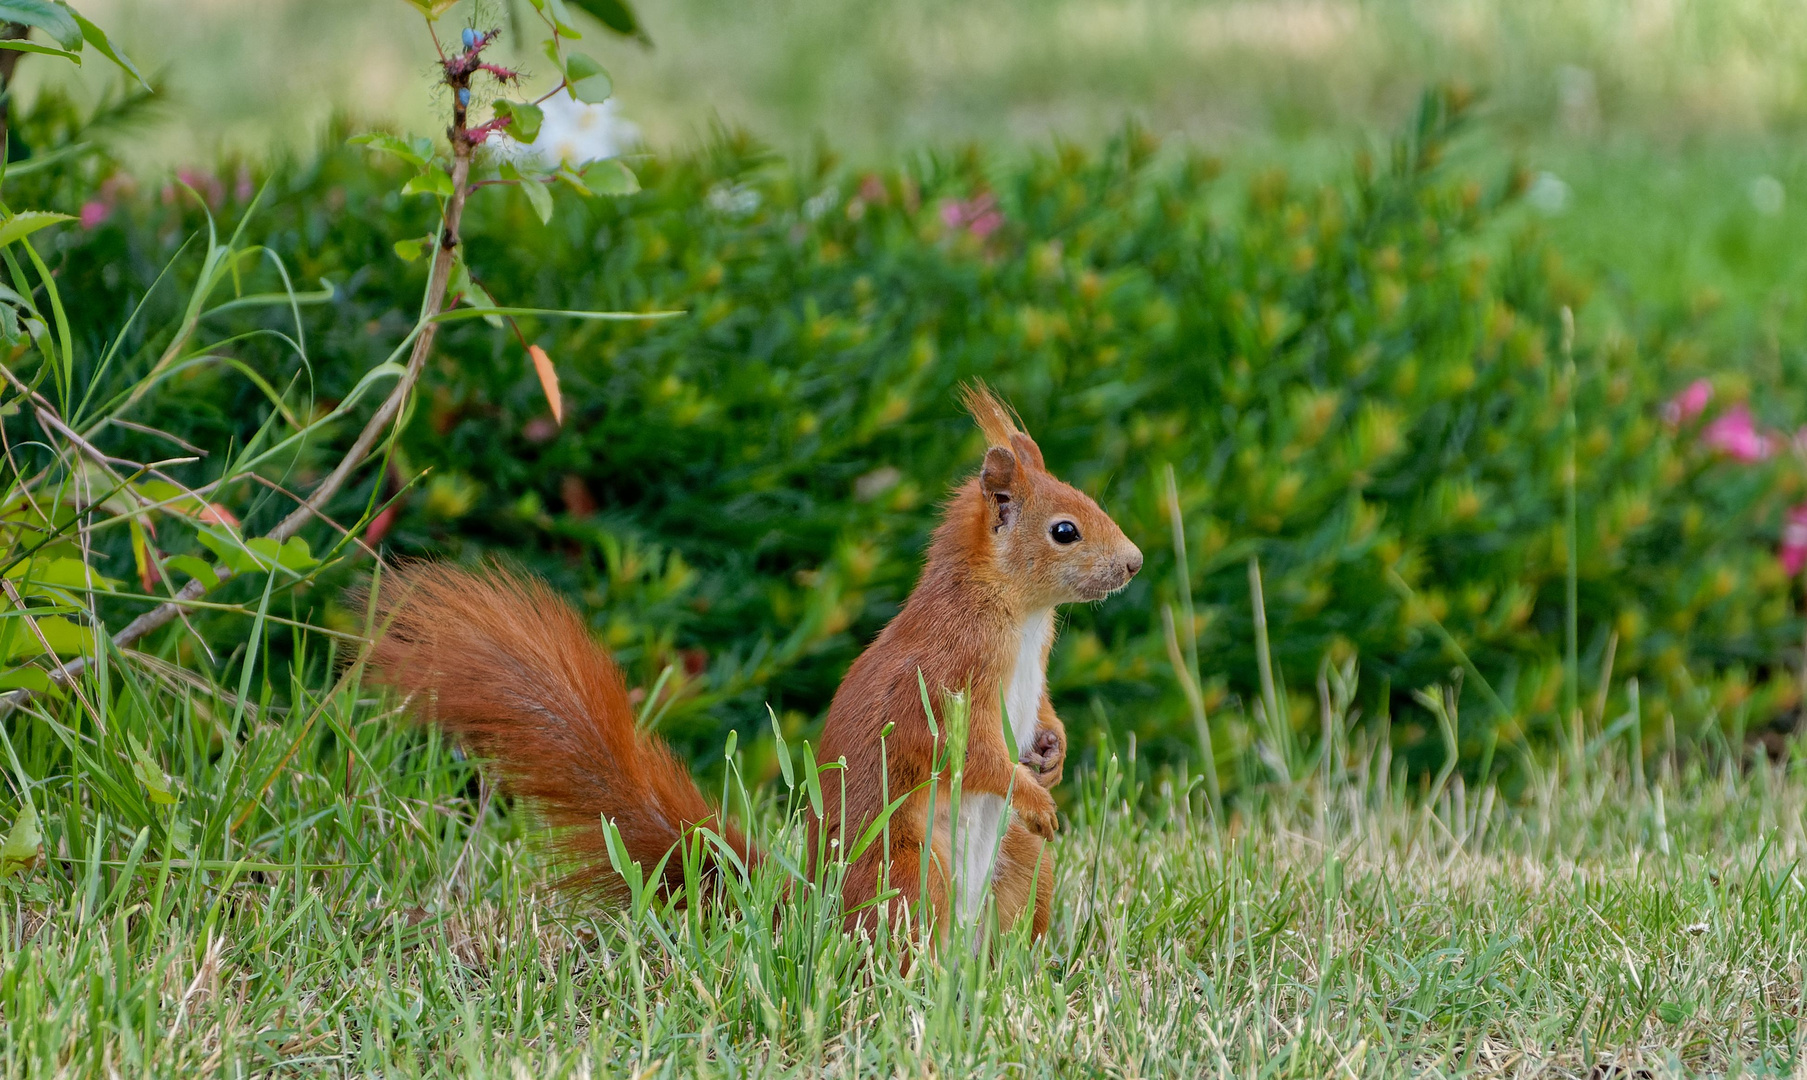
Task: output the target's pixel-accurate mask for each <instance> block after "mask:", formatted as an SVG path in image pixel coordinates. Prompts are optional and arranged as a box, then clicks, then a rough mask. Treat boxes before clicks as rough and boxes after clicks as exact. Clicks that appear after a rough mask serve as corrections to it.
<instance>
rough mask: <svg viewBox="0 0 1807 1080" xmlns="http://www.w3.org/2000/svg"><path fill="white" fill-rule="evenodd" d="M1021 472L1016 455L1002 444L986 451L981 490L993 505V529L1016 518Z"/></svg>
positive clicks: (981, 474)
mask: <svg viewBox="0 0 1807 1080" xmlns="http://www.w3.org/2000/svg"><path fill="white" fill-rule="evenodd" d="M1020 479H1021V473H1020V471H1019V470H1018V469H1017V465H1016V455H1015V454H1012V453H1011V452H1010V451H1008V450H1006V449H1004V448H1003V447H1001V446H994V447H992V448H991V449H989V450H987V451H985V468H984V469H982V470H980V472H979V490H980V491H982V492H984V494H985V501H986V502H987V503H988V504H990V505H991V507H992V519H991V531H992V532H997V531H998V530H999V529H1002V528H1003V527H1004V526H1006V525H1008V524H1010V523H1011V522H1012V521H1014V520H1016V504H1017V484H1018V481H1019V480H1020Z"/></svg>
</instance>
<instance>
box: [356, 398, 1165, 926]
mask: <svg viewBox="0 0 1807 1080" xmlns="http://www.w3.org/2000/svg"><path fill="white" fill-rule="evenodd" d="M965 403H966V405H967V408H968V409H969V410H970V411H971V412H972V414H973V417H974V419H975V420H977V421H978V424H979V427H980V429H981V430H982V431H983V432H984V434H985V437H986V440H987V443H988V448H987V450H986V452H985V458H984V462H983V465H982V467H981V469H980V471H979V474H978V475H977V476H974V477H972V478H971V479H970V480H968V481H966V482H965V483H964V484H962V485H961V486H960V487H959V488H957V489H956V490H955V492H954V494H953V497H952V498H951V499H950V500H949V501H948V502H947V504H946V508H945V511H944V514H943V518H942V522H941V525H940V527H939V528H937V529H936V530H935V535H934V539H933V541H932V542H931V543H930V545H929V551H928V559H927V564H926V566H925V567H924V569H923V573H922V578H921V580H920V581H918V582H917V585H916V588H915V589H914V590H913V591H912V592H911V593H910V596H909V599H908V600H907V601H906V602H905V603H904V606H903V610H902V611H900V612H899V613H898V614H897V616H896V617H895V618H893V619H892V620H891V622H890V623H889V624H888V625H886V627H885V628H884V630H883V631H881V632H880V633H879V635H878V637H877V639H875V640H874V641H873V643H872V644H871V645H870V646H868V647H867V649H866V650H865V651H864V652H863V653H861V654H860V656H859V658H858V659H856V660H855V661H854V662H853V666H852V667H851V668H850V669H849V670H848V672H847V677H846V678H845V679H844V680H843V681H842V683H841V686H840V689H839V690H838V691H836V693H835V697H834V701H833V703H832V704H831V705H830V707H829V710H828V719H827V722H826V725H825V727H824V729H823V732H822V744H821V746H820V748H819V750H818V753H817V757H818V760H820V761H823V762H834V761H837V760H840V759H845V761H846V767H845V769H844V770H842V771H840V772H839V774H838V775H839V777H840V778H841V779H840V780H839V781H837V779H836V776H837V774H836V773H835V772H828V773H825V774H824V788H825V789H827V790H825V791H824V794H825V796H828V797H827V798H825V799H824V803H825V807H824V810H825V815H824V818H823V819H822V820H821V821H819V822H812V823H811V824H812V826H813V827H812V830H811V831H812V840H814V839H816V838H818V837H821V836H822V832H821V830H825V833H826V838H827V839H828V840H829V841H831V842H834V841H838V842H842V843H845V842H847V841H845V840H843V837H857V836H859V835H860V834H861V833H863V832H864V831H865V829H866V827H867V825H868V824H869V823H871V822H872V821H873V820H875V818H876V817H877V815H878V814H879V813H880V812H881V811H882V808H883V807H884V805H885V798H886V796H887V794H888V795H889V797H890V798H891V799H897V798H898V797H900V796H903V803H902V805H901V807H900V808H899V809H898V810H897V811H896V812H895V813H894V814H893V815H892V817H891V819H890V822H889V830H888V837H889V843H888V844H883V843H875V844H874V845H872V847H870V848H869V849H867V851H866V853H865V854H864V855H862V857H861V858H860V859H859V860H858V861H857V862H856V863H855V864H854V865H853V866H852V867H850V868H849V871H848V874H847V877H846V879H845V884H844V894H843V903H844V908H845V910H848V911H850V912H856V913H857V914H855V915H853V916H850V917H849V922H850V924H860V923H867V924H869V923H870V922H871V921H872V920H875V919H877V918H882V917H885V916H884V914H883V913H881V911H880V908H879V906H877V905H873V904H871V903H870V901H872V900H874V899H875V898H876V897H877V896H878V895H879V890H880V888H881V887H882V886H883V885H884V883H885V882H886V881H887V880H888V882H889V886H890V887H891V888H892V889H895V890H896V891H897V893H896V895H895V896H894V897H890V898H889V901H888V903H887V905H886V907H885V911H888V912H889V913H890V916H891V917H893V918H895V917H897V915H898V914H900V913H901V912H902V911H903V910H904V908H905V907H906V906H907V907H909V908H910V909H911V910H916V908H915V904H916V902H917V900H918V899H920V898H921V897H920V895H919V894H920V893H921V886H922V883H923V882H924V881H926V883H927V896H926V899H927V900H928V901H929V905H930V907H931V908H932V910H933V912H934V916H935V919H936V922H937V925H939V926H942V927H946V926H949V925H951V924H952V922H953V921H954V920H959V921H963V922H970V921H971V920H973V919H974V918H976V917H977V916H978V915H979V914H980V913H981V912H982V911H983V910H984V902H985V899H986V898H987V896H988V895H989V896H991V897H992V898H994V899H995V901H996V903H995V910H996V912H997V916H998V920H999V924H1000V926H1001V927H1003V928H1008V927H1010V926H1011V925H1013V924H1014V923H1015V922H1016V921H1017V920H1018V919H1020V918H1021V917H1022V916H1023V915H1024V914H1025V912H1026V911H1028V910H1029V909H1030V907H1031V903H1032V898H1033V914H1032V916H1031V918H1032V923H1031V927H1032V932H1033V933H1034V934H1035V935H1036V936H1040V934H1042V933H1043V932H1044V931H1045V930H1046V928H1047V924H1048V911H1049V905H1050V903H1051V901H1052V892H1053V883H1054V866H1053V861H1052V858H1051V853H1050V852H1048V851H1047V850H1045V848H1044V845H1045V842H1046V841H1047V840H1048V839H1051V838H1052V837H1053V835H1054V832H1055V829H1056V827H1057V815H1056V811H1055V805H1054V799H1053V797H1052V796H1051V795H1050V794H1049V793H1048V788H1050V787H1052V786H1053V785H1054V783H1055V782H1057V781H1058V780H1059V779H1060V775H1061V770H1062V764H1063V762H1064V760H1065V756H1066V733H1065V729H1064V728H1063V727H1062V726H1061V722H1060V718H1059V717H1058V716H1056V715H1055V712H1054V708H1053V705H1052V704H1051V703H1050V701H1049V699H1048V693H1047V666H1048V653H1049V650H1050V649H1051V648H1052V646H1053V643H1054V634H1055V613H1054V609H1055V608H1056V607H1057V606H1058V605H1060V604H1068V603H1078V602H1085V601H1096V600H1102V599H1104V598H1105V597H1107V596H1109V595H1111V594H1112V593H1114V592H1116V591H1118V590H1119V589H1121V588H1123V587H1124V586H1125V585H1127V584H1128V583H1129V580H1130V579H1131V578H1132V577H1134V576H1135V574H1136V572H1137V571H1138V570H1140V569H1141V567H1142V553H1141V552H1140V551H1139V550H1138V549H1137V548H1136V546H1135V545H1134V544H1133V543H1131V542H1130V541H1129V539H1128V538H1126V537H1125V536H1124V535H1123V531H1122V530H1121V529H1119V528H1118V527H1117V524H1116V523H1115V522H1114V521H1112V520H1111V519H1110V517H1109V516H1108V515H1106V514H1105V513H1104V511H1103V510H1100V509H1099V508H1098V505H1097V504H1096V503H1094V502H1093V501H1092V500H1091V499H1089V498H1087V497H1086V496H1085V495H1084V494H1082V493H1080V492H1079V491H1077V490H1075V489H1074V488H1072V487H1069V486H1067V485H1066V484H1064V483H1062V482H1060V481H1059V480H1057V479H1055V478H1054V477H1053V476H1052V475H1051V474H1050V473H1049V472H1048V471H1047V467H1046V465H1045V464H1044V463H1043V460H1042V454H1041V450H1040V449H1039V448H1038V447H1037V446H1036V444H1035V441H1034V440H1033V439H1031V438H1030V437H1029V436H1028V435H1027V434H1025V433H1024V432H1023V431H1021V430H1019V429H1018V427H1017V425H1016V424H1015V423H1014V422H1013V420H1012V418H1011V414H1010V413H1009V412H1008V411H1007V410H1006V409H1005V407H1004V406H1003V405H1002V404H1001V403H999V401H998V400H997V399H996V398H995V397H994V396H993V395H992V394H991V393H990V392H989V391H988V390H986V389H984V388H983V387H972V388H969V389H968V390H967V391H966V392H965ZM376 614H377V618H378V620H379V622H380V623H381V624H386V626H387V630H386V631H385V633H384V634H383V635H382V637H381V638H380V639H379V640H378V641H377V642H376V644H375V645H374V647H373V648H372V651H371V654H370V667H371V670H372V672H373V673H374V675H375V677H376V678H377V680H378V681H380V682H383V683H387V684H389V685H391V686H393V687H395V688H397V689H398V690H400V691H401V692H403V693H404V694H406V695H408V696H409V697H410V699H411V704H412V708H413V710H414V712H415V714H416V715H417V716H419V717H421V718H422V719H424V720H428V721H430V722H433V723H437V724H438V725H439V726H440V727H441V728H442V729H444V730H445V731H447V732H448V733H449V734H451V735H453V736H454V737H456V738H459V739H461V740H463V741H464V743H465V744H466V745H467V746H468V747H469V748H470V749H471V750H472V751H473V752H474V753H476V754H478V755H480V756H482V757H485V758H488V759H490V760H491V761H492V762H493V763H494V767H495V768H496V769H497V770H498V771H499V772H500V775H501V780H502V782H503V784H504V786H505V787H506V788H507V789H508V790H510V791H512V792H513V793H514V794H516V795H517V796H520V797H522V798H524V799H526V800H527V801H528V802H529V803H531V804H533V805H534V806H535V807H536V808H537V809H538V811H539V813H540V814H541V816H542V817H543V818H544V819H545V821H546V823H547V824H548V825H550V826H552V827H553V828H554V829H555V830H556V833H555V835H556V841H555V842H556V844H557V845H558V846H559V847H560V849H561V850H562V853H563V854H564V855H565V856H566V857H567V858H568V861H569V863H570V865H571V866H573V867H574V868H575V869H574V871H573V873H572V875H571V876H570V877H569V878H567V879H566V881H565V882H564V884H565V885H566V886H567V887H569V888H574V889H577V890H580V891H583V890H588V891H595V892H601V893H603V894H605V895H607V894H614V893H617V892H618V890H619V889H620V886H621V882H620V879H619V878H618V877H616V876H615V874H614V872H613V871H612V870H611V868H610V864H609V860H608V854H607V848H606V844H605V841H604V834H603V831H602V828H601V827H600V823H599V820H600V819H601V818H609V819H613V821H614V822H615V824H616V827H617V828H618V830H619V831H620V834H621V837H622V840H623V841H624V843H625V845H626V848H627V851H628V854H629V855H630V856H632V857H633V858H634V859H635V860H636V861H638V862H639V863H640V864H641V865H642V866H644V867H648V868H650V867H652V866H653V865H655V864H657V863H658V862H659V861H660V860H661V859H663V858H664V857H665V855H666V853H667V852H669V851H671V849H672V848H673V847H674V846H675V845H677V844H678V843H679V842H680V841H681V840H682V839H683V838H684V836H685V834H686V832H687V831H688V830H691V829H693V828H696V827H698V826H707V827H709V828H712V829H715V830H716V831H718V832H719V833H720V834H721V835H722V836H723V837H724V838H725V839H726V841H727V843H728V844H729V845H730V846H731V847H732V848H733V850H734V851H735V852H736V853H737V854H738V855H740V856H741V858H742V861H743V862H745V863H747V864H748V865H752V864H756V863H758V862H760V861H762V858H761V853H760V852H759V851H758V849H757V848H756V847H754V846H753V845H751V844H749V843H748V841H747V840H746V838H745V837H744V836H743V835H742V834H741V832H740V831H739V830H738V829H736V828H735V827H734V826H733V825H731V824H729V823H727V822H726V821H725V820H724V819H722V818H721V817H719V816H718V815H717V813H716V811H715V810H714V809H713V808H712V807H710V805H709V804H708V802H707V801H706V800H705V799H704V798H703V796H702V794H701V793H700V792H699V791H698V790H697V788H696V785H695V783H694V782H693V781H692V779H691V777H690V775H689V773H688V772H687V770H686V769H685V768H684V766H683V765H682V764H680V763H679V762H678V761H677V759H676V758H675V757H673V755H672V753H671V751H670V750H669V749H668V748H667V747H666V746H665V745H664V743H663V742H661V741H660V740H659V739H657V738H656V737H654V736H651V735H648V734H645V733H642V732H640V731H637V730H636V729H635V725H634V710H633V708H632V706H631V704H630V702H629V700H628V696H627V689H626V686H625V685H624V683H623V682H622V678H621V672H620V670H619V669H618V668H616V666H615V664H614V662H613V661H611V660H610V659H609V656H608V654H607V653H606V652H604V651H603V650H602V648H601V647H600V646H598V645H597V644H596V643H595V641H594V640H593V639H592V638H591V636H590V634H589V632H588V630H587V629H586V628H585V626H584V623H583V620H582V619H581V618H579V616H578V615H577V613H576V612H575V611H574V610H572V608H571V606H570V605H569V604H568V603H566V602H565V601H563V600H562V599H560V598H559V597H558V596H557V595H556V594H555V593H553V592H552V590H550V589H549V588H547V587H546V586H545V585H544V584H543V583H541V582H539V581H536V580H532V579H527V578H522V577H518V576H515V575H512V574H509V573H506V572H504V571H501V570H499V569H494V568H491V569H486V570H481V571H471V570H465V569H459V568H456V567H453V566H449V565H447V564H444V563H418V564H414V565H411V566H406V567H403V568H401V569H399V570H398V571H397V572H396V573H395V574H393V575H392V576H391V578H390V580H389V581H387V582H386V583H385V584H384V586H383V588H382V590H381V593H380V595H379V597H378V599H377V601H376ZM925 687H926V688H927V689H928V690H929V692H930V696H931V701H934V702H937V703H938V702H941V701H945V700H946V698H947V696H948V695H950V694H955V693H960V694H964V695H965V696H966V700H967V701H968V702H969V709H970V721H969V729H968V730H969V734H968V739H967V746H966V759H965V763H964V779H963V782H962V793H961V803H960V809H959V821H958V822H954V821H950V820H949V814H948V807H949V804H950V802H951V798H950V796H951V793H950V792H949V791H948V790H947V789H946V786H945V784H946V777H945V776H943V777H942V778H941V783H942V785H943V786H941V787H940V788H938V789H937V790H936V791H935V793H934V796H933V798H932V799H931V795H930V790H929V789H930V783H931V772H932V769H933V766H934V761H935V756H936V753H937V750H938V749H939V748H940V747H939V745H938V742H939V740H940V739H945V738H947V731H946V729H945V727H941V728H938V729H937V730H938V733H939V734H938V736H937V735H936V734H931V731H930V727H929V721H928V718H927V717H926V716H925V714H924V710H923V693H922V691H923V689H924V688H925ZM936 708H937V711H938V712H939V711H940V705H939V704H937V705H936ZM1006 714H1007V715H1008V722H1009V724H1010V729H1011V732H1012V735H1013V738H1014V742H1015V743H1016V745H1017V746H1018V747H1019V748H1021V750H1020V755H1019V759H1018V760H1012V758H1011V756H1010V753H1009V751H1008V749H1007V748H1006V743H1005V738H1004V729H1003V724H1004V722H1005V716H1006ZM887 727H888V728H889V729H890V730H889V732H888V733H886V729H887ZM881 733H882V734H883V741H884V747H883V751H882V753H881V748H880V737H881ZM887 768H888V774H887V773H886V770H887ZM1007 799H1008V806H1009V813H1010V820H1009V822H1008V825H1007V827H1005V828H1004V829H1003V832H1004V835H1003V838H1002V842H1001V843H999V842H998V841H997V840H996V838H997V837H998V834H999V831H1000V827H1001V826H1005V822H1004V821H1003V815H1004V812H1005V809H1006V800H1007ZM931 803H932V804H933V806H934V814H933V817H934V820H930V806H931ZM811 847H812V850H813V849H814V847H815V844H814V843H812V845H811ZM924 859H927V862H928V872H927V874H926V875H925V874H923V872H922V870H923V860H924ZM887 870H888V874H887ZM710 872H711V873H720V872H721V870H720V868H719V867H713V866H712V867H710ZM660 884H661V887H662V888H664V889H665V890H666V891H667V892H668V893H676V892H678V891H679V890H681V889H682V888H683V884H684V883H683V877H682V869H681V867H680V866H679V865H678V860H676V859H671V860H668V861H667V862H666V863H665V869H664V877H663V879H662V881H661V883H660Z"/></svg>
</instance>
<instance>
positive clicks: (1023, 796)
mask: <svg viewBox="0 0 1807 1080" xmlns="http://www.w3.org/2000/svg"><path fill="white" fill-rule="evenodd" d="M1019 769H1020V770H1021V772H1020V775H1019V776H1018V777H1017V786H1016V793H1015V795H1014V796H1013V798H1012V802H1013V805H1014V807H1015V809H1016V816H1017V818H1018V819H1019V820H1021V821H1022V823H1023V827H1024V828H1025V829H1028V830H1029V831H1030V832H1032V833H1034V834H1035V835H1037V836H1039V837H1041V838H1042V839H1043V840H1052V839H1054V834H1055V832H1057V831H1058V830H1059V829H1060V812H1059V811H1058V810H1057V809H1056V808H1055V806H1054V796H1052V795H1050V794H1048V791H1047V789H1046V788H1044V787H1042V786H1041V785H1040V784H1039V783H1033V782H1028V781H1034V780H1035V774H1034V773H1033V772H1031V771H1030V770H1029V769H1028V767H1026V766H1019Z"/></svg>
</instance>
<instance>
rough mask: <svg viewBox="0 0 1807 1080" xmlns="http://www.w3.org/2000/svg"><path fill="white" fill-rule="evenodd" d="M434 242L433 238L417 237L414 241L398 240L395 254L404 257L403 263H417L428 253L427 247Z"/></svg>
mask: <svg viewBox="0 0 1807 1080" xmlns="http://www.w3.org/2000/svg"><path fill="white" fill-rule="evenodd" d="M432 242H433V238H432V237H431V236H416V237H415V238H414V239H412V240H397V241H396V242H395V253H396V254H397V255H400V256H401V257H402V261H403V262H416V261H418V260H419V259H420V257H421V255H423V254H424V253H425V252H426V250H427V245H428V244H431V243H432Z"/></svg>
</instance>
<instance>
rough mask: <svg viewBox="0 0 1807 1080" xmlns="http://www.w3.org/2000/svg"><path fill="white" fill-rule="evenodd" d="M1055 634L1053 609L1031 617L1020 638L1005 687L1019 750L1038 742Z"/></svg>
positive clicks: (1005, 698) (1009, 713) (1012, 726)
mask: <svg viewBox="0 0 1807 1080" xmlns="http://www.w3.org/2000/svg"><path fill="white" fill-rule="evenodd" d="M1053 633H1054V609H1052V608H1047V609H1044V610H1042V611H1037V612H1034V613H1032V614H1031V615H1030V616H1029V617H1028V618H1027V619H1024V620H1023V627H1022V634H1021V636H1019V637H1018V638H1017V647H1016V662H1015V665H1014V666H1013V667H1012V668H1011V669H1010V678H1009V679H1008V680H1007V681H1006V682H1005V683H1004V715H1005V716H1007V717H1009V719H1010V733H1011V734H1012V735H1013V736H1015V737H1016V746H1017V750H1018V751H1019V752H1020V751H1022V750H1026V749H1028V748H1029V745H1030V744H1031V743H1032V742H1034V741H1035V725H1036V723H1037V722H1038V721H1039V720H1040V719H1041V705H1042V691H1043V690H1045V689H1046V688H1047V685H1048V668H1047V664H1046V661H1045V660H1044V659H1043V658H1044V657H1045V656H1046V655H1047V648H1048V638H1049V636H1050V635H1051V634H1053Z"/></svg>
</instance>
